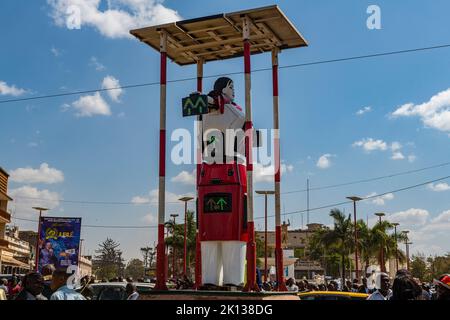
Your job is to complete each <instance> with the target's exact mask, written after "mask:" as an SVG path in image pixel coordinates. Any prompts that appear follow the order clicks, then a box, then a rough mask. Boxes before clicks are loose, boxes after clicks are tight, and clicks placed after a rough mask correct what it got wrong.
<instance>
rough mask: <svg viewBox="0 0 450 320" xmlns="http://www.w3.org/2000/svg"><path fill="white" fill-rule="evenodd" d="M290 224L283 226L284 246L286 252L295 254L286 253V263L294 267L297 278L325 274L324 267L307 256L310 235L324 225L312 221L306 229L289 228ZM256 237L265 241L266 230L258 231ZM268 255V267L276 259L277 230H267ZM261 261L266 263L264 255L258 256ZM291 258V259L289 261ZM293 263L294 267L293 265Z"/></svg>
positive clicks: (309, 277)
mask: <svg viewBox="0 0 450 320" xmlns="http://www.w3.org/2000/svg"><path fill="white" fill-rule="evenodd" d="M288 226H289V225H287V224H284V228H282V247H283V249H284V250H285V252H292V253H293V255H291V256H290V257H287V256H286V254H285V257H284V260H285V261H284V264H285V265H286V263H288V264H289V265H288V267H289V268H290V269H292V268H293V270H294V276H295V278H296V279H301V278H303V277H305V278H308V279H311V278H313V277H314V276H315V275H316V274H323V273H324V268H323V267H322V266H321V265H320V263H318V262H316V261H310V260H309V259H308V256H307V248H308V240H309V237H310V236H311V235H312V234H313V233H314V232H315V231H316V230H318V229H321V228H322V227H323V225H322V224H319V223H311V224H308V225H307V228H306V229H296V230H288V228H287V227H288ZM255 236H256V238H257V239H258V240H259V241H261V242H262V243H264V236H265V234H264V231H256V234H255ZM267 256H268V268H270V267H272V265H271V263H272V264H273V263H274V261H275V259H274V258H275V232H274V231H268V232H267ZM258 258H259V259H260V262H262V264H264V256H262V257H258ZM287 260H289V261H287ZM291 264H293V267H292V266H291Z"/></svg>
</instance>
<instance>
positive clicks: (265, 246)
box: [255, 190, 275, 282]
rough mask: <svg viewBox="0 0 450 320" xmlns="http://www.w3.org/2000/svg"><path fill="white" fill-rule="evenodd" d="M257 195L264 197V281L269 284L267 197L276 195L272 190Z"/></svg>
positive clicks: (259, 191)
mask: <svg viewBox="0 0 450 320" xmlns="http://www.w3.org/2000/svg"><path fill="white" fill-rule="evenodd" d="M255 192H256V193H257V194H263V195H264V281H265V282H267V278H268V276H267V274H268V270H267V195H269V194H275V191H272V190H257V191H255Z"/></svg>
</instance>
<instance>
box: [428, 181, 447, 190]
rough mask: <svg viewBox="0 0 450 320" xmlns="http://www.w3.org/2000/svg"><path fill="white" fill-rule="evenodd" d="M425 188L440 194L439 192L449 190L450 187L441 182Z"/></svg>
mask: <svg viewBox="0 0 450 320" xmlns="http://www.w3.org/2000/svg"><path fill="white" fill-rule="evenodd" d="M427 188H428V189H430V190H433V191H436V192H441V191H447V190H450V186H449V185H448V184H447V183H445V182H441V183H436V184H434V183H430V184H429V185H427Z"/></svg>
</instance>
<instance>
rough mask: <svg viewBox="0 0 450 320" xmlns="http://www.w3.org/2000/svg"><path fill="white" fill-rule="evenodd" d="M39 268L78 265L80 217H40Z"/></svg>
mask: <svg viewBox="0 0 450 320" xmlns="http://www.w3.org/2000/svg"><path fill="white" fill-rule="evenodd" d="M39 229H40V230H39V262H38V263H39V270H40V271H41V270H42V267H44V266H45V265H49V264H51V265H53V266H54V267H55V268H63V267H68V266H70V265H78V252H79V246H80V232H81V218H56V217H41V221H40V228H39Z"/></svg>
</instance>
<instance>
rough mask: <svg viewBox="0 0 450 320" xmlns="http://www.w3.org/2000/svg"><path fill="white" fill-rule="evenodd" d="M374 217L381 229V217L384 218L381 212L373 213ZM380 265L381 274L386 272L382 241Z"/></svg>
mask: <svg viewBox="0 0 450 320" xmlns="http://www.w3.org/2000/svg"><path fill="white" fill-rule="evenodd" d="M375 215H376V216H378V218H379V223H380V227H381V217H383V216H385V214H384V213H383V212H377V213H375ZM380 263H381V266H380V269H381V272H386V265H385V263H384V241H382V243H381V248H380Z"/></svg>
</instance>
